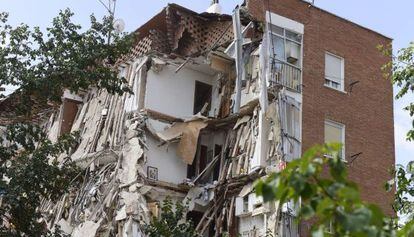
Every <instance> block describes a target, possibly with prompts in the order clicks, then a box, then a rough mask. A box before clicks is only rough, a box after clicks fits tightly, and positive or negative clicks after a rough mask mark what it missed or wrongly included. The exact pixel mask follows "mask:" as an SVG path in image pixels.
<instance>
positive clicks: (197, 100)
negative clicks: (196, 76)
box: [194, 81, 212, 116]
mask: <svg viewBox="0 0 414 237" xmlns="http://www.w3.org/2000/svg"><path fill="white" fill-rule="evenodd" d="M211 92H212V86H211V85H209V84H206V83H203V82H199V81H196V82H195V90H194V114H197V113H199V112H201V114H202V115H205V116H206V115H207V114H208V112H209V110H210V107H211Z"/></svg>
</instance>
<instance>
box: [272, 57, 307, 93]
mask: <svg viewBox="0 0 414 237" xmlns="http://www.w3.org/2000/svg"><path fill="white" fill-rule="evenodd" d="M271 75H272V77H271V80H272V81H273V83H275V84H278V85H281V86H285V87H287V88H289V89H291V90H294V91H296V92H299V93H301V91H302V71H301V69H299V68H297V67H295V66H292V65H290V64H288V63H286V62H282V61H279V60H275V61H274V63H273V65H272V70H271Z"/></svg>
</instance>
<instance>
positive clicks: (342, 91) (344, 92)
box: [323, 84, 348, 95]
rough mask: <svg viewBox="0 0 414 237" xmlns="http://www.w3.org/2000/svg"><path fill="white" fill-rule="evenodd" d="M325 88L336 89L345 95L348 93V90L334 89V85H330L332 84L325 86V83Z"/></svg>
mask: <svg viewBox="0 0 414 237" xmlns="http://www.w3.org/2000/svg"><path fill="white" fill-rule="evenodd" d="M323 86H324V87H325V88H328V89H331V90H335V91H338V92H341V93H343V94H345V95H347V94H348V92H346V91H344V90H341V89H336V88H334V87H332V86H327V85H325V84H324V85H323Z"/></svg>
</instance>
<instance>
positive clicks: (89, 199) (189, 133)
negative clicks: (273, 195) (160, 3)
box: [41, 4, 303, 237]
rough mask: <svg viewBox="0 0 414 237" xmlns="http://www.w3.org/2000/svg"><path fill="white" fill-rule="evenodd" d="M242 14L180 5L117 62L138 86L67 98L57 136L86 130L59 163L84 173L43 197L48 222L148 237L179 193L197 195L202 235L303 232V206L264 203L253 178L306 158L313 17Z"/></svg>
mask: <svg viewBox="0 0 414 237" xmlns="http://www.w3.org/2000/svg"><path fill="white" fill-rule="evenodd" d="M240 17H241V18H242V19H241V21H240V20H239V17H238V16H236V17H232V16H228V15H218V14H210V13H203V14H198V13H194V12H192V11H190V10H188V9H185V8H183V7H181V6H178V5H174V4H170V5H168V7H166V8H165V9H164V10H163V11H162V12H160V13H159V14H157V15H156V16H154V18H152V19H151V20H150V21H149V22H147V23H146V24H145V25H143V26H142V27H141V28H139V29H138V30H137V31H138V32H139V36H138V39H137V44H136V46H135V47H134V48H133V50H132V52H131V54H130V55H126V56H125V57H124V58H123V59H122V60H121V63H120V64H119V75H120V77H124V78H126V80H127V82H128V86H129V87H130V88H131V89H132V91H133V92H134V93H133V94H124V95H111V94H108V93H107V92H106V91H103V90H98V89H96V88H91V89H90V90H89V91H87V92H85V93H82V94H79V95H72V94H71V93H69V92H66V93H65V94H64V95H63V103H62V105H61V106H60V109H59V110H57V112H55V113H53V114H51V115H50V117H49V120H47V121H46V122H45V125H44V126H45V129H47V131H48V133H49V138H50V139H51V140H56V139H57V137H58V136H59V135H61V134H63V133H67V132H70V131H72V132H73V131H79V133H80V141H79V145H78V146H77V147H76V149H73V151H71V154H62V156H61V157H60V160H61V161H62V162H63V160H64V158H65V157H66V156H67V155H70V156H71V157H72V159H73V160H75V161H76V162H77V164H78V165H79V166H80V167H82V168H83V169H84V173H82V175H83V180H84V181H83V183H82V185H81V186H79V187H77V188H74V189H73V190H68V191H67V193H66V194H65V195H64V196H62V197H61V199H60V201H59V202H57V203H51V202H50V201H48V200H44V202H43V204H42V208H41V209H42V211H43V213H44V218H45V220H47V223H48V225H49V228H53V227H54V226H55V225H56V224H58V225H60V227H61V229H62V230H63V231H64V232H65V233H66V234H68V235H71V236H87V237H92V236H144V234H143V232H142V225H143V224H145V223H149V221H150V218H151V217H152V216H158V215H159V211H160V210H159V205H160V202H162V201H163V200H164V199H165V198H166V197H167V196H169V197H171V198H173V199H174V200H178V201H181V200H186V199H188V200H189V201H190V213H189V214H188V217H189V218H192V219H193V220H194V222H195V223H196V225H197V227H196V228H197V231H198V232H199V233H200V234H202V235H203V236H221V235H222V234H224V233H229V235H230V236H239V235H242V236H265V235H267V234H268V233H271V234H273V236H280V235H282V234H283V236H297V228H296V227H295V222H294V221H293V220H294V216H295V212H294V209H295V208H294V205H290V206H288V205H283V206H281V205H279V203H263V200H262V199H261V198H260V197H257V196H256V195H255V194H254V190H253V183H254V181H255V180H256V179H258V178H261V177H264V176H266V175H267V174H268V173H269V172H275V171H276V172H277V171H280V170H281V169H283V168H284V167H285V166H286V162H289V161H291V160H292V159H294V158H297V157H299V156H300V151H301V102H302V96H301V60H302V56H301V55H302V51H301V50H302V46H301V44H302V35H303V25H301V24H299V23H295V22H293V23H292V21H289V24H285V25H284V22H285V21H280V22H272V24H270V23H261V22H254V21H251V20H250V19H249V18H246V17H245V16H240ZM292 26H294V27H292ZM275 29H277V30H278V31H275ZM235 30H236V31H237V32H240V33H239V34H238V36H237V37H236V38H235V37H234V34H233V31H235ZM292 34H294V35H296V38H295V40H292V39H291V38H289V37H290V36H291V35H292ZM288 45H292V48H289V47H290V46H289V47H288ZM236 48H237V49H236ZM235 50H238V53H234V52H235ZM292 50H296V51H297V52H296V51H295V53H292V52H293V51H292Z"/></svg>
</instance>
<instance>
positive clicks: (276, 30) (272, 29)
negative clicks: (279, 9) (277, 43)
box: [269, 24, 284, 36]
mask: <svg viewBox="0 0 414 237" xmlns="http://www.w3.org/2000/svg"><path fill="white" fill-rule="evenodd" d="M269 31H270V32H272V33H274V34H278V35H281V36H284V34H283V31H284V29H283V28H281V27H279V26H275V25H273V24H269Z"/></svg>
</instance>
